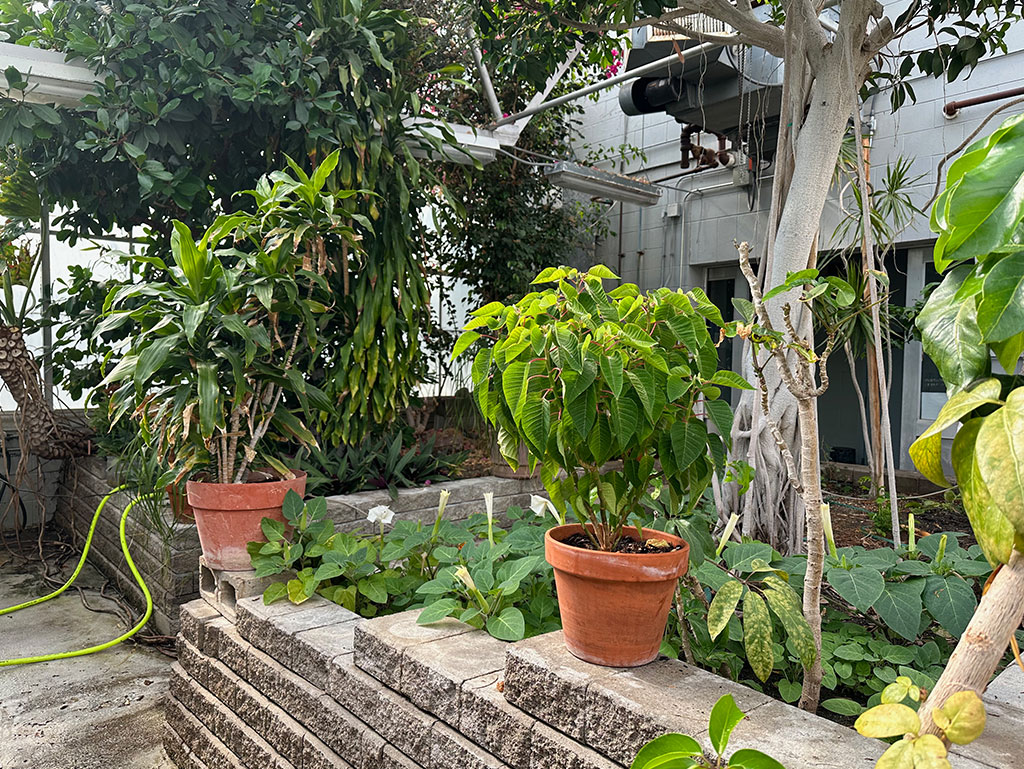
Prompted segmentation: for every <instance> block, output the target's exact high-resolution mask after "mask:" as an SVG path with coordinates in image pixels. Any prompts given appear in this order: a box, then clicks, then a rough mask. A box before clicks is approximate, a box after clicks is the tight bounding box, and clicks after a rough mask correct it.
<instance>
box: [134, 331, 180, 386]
mask: <svg viewBox="0 0 1024 769" xmlns="http://www.w3.org/2000/svg"><path fill="white" fill-rule="evenodd" d="M180 344H181V334H171V335H169V336H163V337H160V338H159V339H157V340H155V341H154V342H153V343H152V344H150V345H148V346H147V347H145V348H144V349H143V350H142V352H140V353H139V361H138V363H137V364H136V365H135V384H136V386H137V387H139V388H143V387H145V385H146V384H147V383H148V382H149V378H150V377H151V376H153V374H155V373H156V372H157V371H159V370H160V369H161V368H162V367H163V365H164V363H166V362H167V358H168V356H169V355H170V354H171V352H172V351H173V350H174V349H175V348H176V347H178V346H179V345H180Z"/></svg>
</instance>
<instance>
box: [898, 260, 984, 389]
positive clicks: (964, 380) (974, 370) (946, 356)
mask: <svg viewBox="0 0 1024 769" xmlns="http://www.w3.org/2000/svg"><path fill="white" fill-rule="evenodd" d="M973 269H974V268H973V266H972V265H967V264H964V265H960V266H959V267H956V268H954V269H953V270H951V271H950V273H949V274H948V275H947V276H946V278H945V279H944V280H943V281H942V283H940V284H939V287H938V288H936V289H935V291H933V292H932V295H931V296H930V297H929V298H928V301H927V302H926V303H925V306H924V307H923V308H922V310H921V312H920V314H919V315H918V316H917V321H916V323H917V327H918V328H919V329H920V330H921V342H922V345H923V347H924V351H925V353H926V354H927V355H928V357H929V358H931V359H932V360H933V361H934V362H935V365H936V367H937V368H938V369H939V374H940V375H941V376H942V379H943V381H945V383H946V386H947V387H948V388H949V390H950V391H951V392H956V391H957V390H960V389H962V388H964V387H966V386H967V385H968V384H970V383H971V382H973V381H974V380H975V379H977V378H978V377H980V376H984V375H985V374H986V373H987V371H988V365H989V357H988V350H986V349H985V345H984V344H983V342H982V340H981V329H979V328H978V320H977V310H976V305H975V298H974V296H967V297H962V296H959V293H958V292H959V291H960V288H961V287H962V286H963V284H964V282H965V281H966V280H967V278H968V277H970V275H971V274H972V272H973Z"/></svg>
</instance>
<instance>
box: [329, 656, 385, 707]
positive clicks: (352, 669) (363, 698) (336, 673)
mask: <svg viewBox="0 0 1024 769" xmlns="http://www.w3.org/2000/svg"><path fill="white" fill-rule="evenodd" d="M379 688H380V682H379V681H377V679H375V678H373V677H372V676H370V674H369V673H364V672H363V671H362V670H360V669H359V668H357V667H356V665H355V661H354V660H353V656H352V655H351V654H341V655H339V656H337V657H335V658H334V659H333V660H331V669H330V672H329V674H328V676H327V688H326V690H325V691H326V692H327V694H329V695H330V696H331V697H333V698H334V701H335V702H337V703H338V704H339V705H341V706H342V707H343V708H345V709H347V710H348V711H350V712H351V713H352V714H353V715H355V716H356V717H357V718H359V719H361V720H363V721H366V722H367V723H368V722H369V720H368V718H367V716H368V715H370V714H372V713H373V710H374V709H375V708H376V707H377V698H376V696H375V695H374V692H375V691H376V690H377V689H379Z"/></svg>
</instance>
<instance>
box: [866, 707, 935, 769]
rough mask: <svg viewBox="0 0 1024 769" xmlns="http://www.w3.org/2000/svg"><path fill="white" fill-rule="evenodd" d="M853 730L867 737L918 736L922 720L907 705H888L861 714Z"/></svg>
mask: <svg viewBox="0 0 1024 769" xmlns="http://www.w3.org/2000/svg"><path fill="white" fill-rule="evenodd" d="M853 728H854V729H856V730H857V731H858V732H859V733H860V734H863V735H864V736H865V737H877V738H879V739H880V738H882V737H898V736H899V735H901V734H917V733H918V732H919V731H920V730H921V719H920V718H918V716H917V713H915V712H914V711H913V710H912V709H911V708H908V707H907V706H906V705H899V704H897V703H888V704H885V705H876V706H875V707H873V708H871V709H870V710H867V711H865V712H864V713H861V715H860V717H859V718H858V719H857V721H856V723H854V725H853ZM879 766H881V764H879ZM893 766H896V764H894V765H893Z"/></svg>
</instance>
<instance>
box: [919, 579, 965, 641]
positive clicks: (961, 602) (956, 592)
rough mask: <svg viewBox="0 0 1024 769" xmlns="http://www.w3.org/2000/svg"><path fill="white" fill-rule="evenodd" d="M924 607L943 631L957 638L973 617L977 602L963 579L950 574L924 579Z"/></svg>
mask: <svg viewBox="0 0 1024 769" xmlns="http://www.w3.org/2000/svg"><path fill="white" fill-rule="evenodd" d="M924 605H925V608H926V609H928V612H929V613H930V614H931V615H932V616H933V617H934V618H935V621H936V622H938V623H939V625H941V626H942V628H943V629H944V630H946V631H948V632H949V633H950V634H952V635H954V636H956V637H957V638H959V637H960V636H961V635H963V632H964V630H966V629H967V623H969V622H970V621H971V617H973V616H974V610H975V609H976V608H977V607H978V600H977V598H975V596H974V590H973V589H972V588H971V586H970V585H969V584H967V582H966V581H964V579H963V578H961V577H958V576H957V575H956V574H950V575H948V576H945V577H939V576H931V577H926V578H925V586H924Z"/></svg>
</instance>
